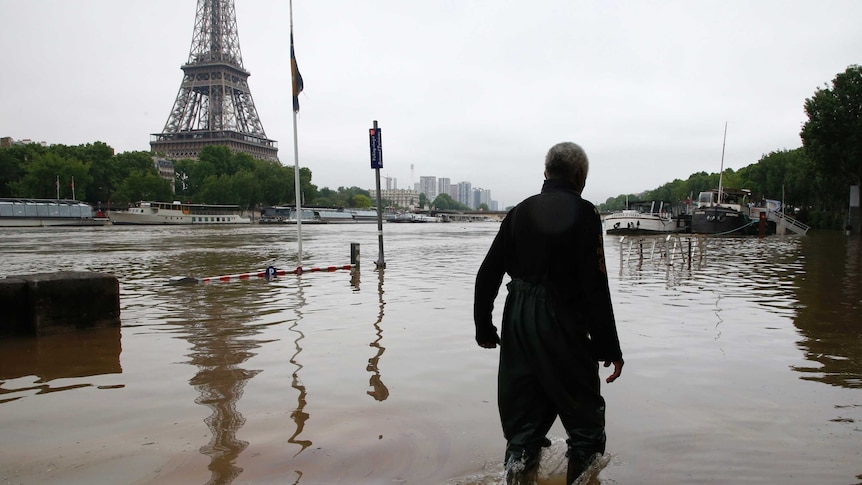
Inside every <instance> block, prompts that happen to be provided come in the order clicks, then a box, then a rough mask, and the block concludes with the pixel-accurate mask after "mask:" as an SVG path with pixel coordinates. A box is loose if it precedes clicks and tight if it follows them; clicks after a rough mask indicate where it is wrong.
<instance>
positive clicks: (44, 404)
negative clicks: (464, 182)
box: [0, 223, 862, 485]
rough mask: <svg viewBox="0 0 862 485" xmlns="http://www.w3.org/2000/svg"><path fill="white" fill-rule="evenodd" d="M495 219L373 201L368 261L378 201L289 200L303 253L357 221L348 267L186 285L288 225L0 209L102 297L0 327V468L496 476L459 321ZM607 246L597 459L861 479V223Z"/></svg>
mask: <svg viewBox="0 0 862 485" xmlns="http://www.w3.org/2000/svg"><path fill="white" fill-rule="evenodd" d="M497 227H498V224H495V223H472V224H469V223H466V224H465V223H451V224H388V225H385V226H384V243H385V259H386V263H387V266H386V269H385V270H382V271H376V270H375V268H374V264H373V261H374V260H375V259H377V228H376V225H374V224H368V225H366V224H359V225H319V226H303V228H302V230H303V252H304V255H303V256H304V257H303V266H304V267H306V268H308V267H310V266H328V265H342V264H347V263H349V254H350V243H354V242H355V243H360V245H361V252H362V256H363V261H364V262H363V263H362V264H361V266H360V269H359V271H354V272H351V271H335V272H328V273H323V272H315V273H305V274H303V275H301V276H294V275H291V276H287V277H284V278H279V279H277V280H274V281H266V280H265V279H251V280H244V281H231V282H226V283H213V284H209V285H184V286H172V285H168V284H167V282H168V279H169V278H170V277H172V276H184V275H193V276H198V277H207V276H219V275H230V274H236V273H243V272H247V271H252V270H254V271H257V270H262V269H264V268H266V267H268V266H274V267H276V268H279V269H293V268H295V267H296V265H297V244H296V228H295V227H289V226H265V225H261V226H259V225H252V226H246V227H232V228H221V227H219V228H212V227H211V228H200V227H177V228H165V227H129V226H125V227H123V226H116V227H113V226H106V227H96V228H69V229H57V228H53V229H50V228H47V229H0V277H2V276H7V275H14V274H26V273H35V272H42V271H59V270H90V271H101V272H107V273H111V274H114V275H116V276H117V277H118V278H119V280H120V287H121V311H122V322H123V324H122V328H120V329H109V330H98V331H87V332H78V333H74V334H66V335H60V336H53V337H46V338H41V339H23V338H15V339H5V340H0V430H2V439H0V483H4V484H6V483H9V484H18V483H21V484H37V483H38V484H93V483H115V484H163V483H183V484H188V483H201V484H231V483H236V484H245V483H252V484H303V485H318V484H320V485H323V484H337V483H345V484H346V483H350V484H393V483H396V484H397V483H404V484H448V485H467V484H495V483H499V481H500V477H501V465H500V460H501V459H502V455H503V450H504V441H503V437H502V433H501V431H500V426H499V422H498V416H497V410H496V401H495V400H496V395H495V393H496V388H495V385H496V382H495V376H496V358H497V354H496V352H494V351H487V350H482V349H479V348H478V347H477V346H476V344H475V342H474V340H473V324H472V291H473V280H474V276H475V272H476V270H477V268H478V266H479V264H480V262H481V259H482V257H483V256H484V253H485V251H486V250H487V248H488V246H489V244H490V242H491V240H492V238H493V236H494V233H495V231H496V229H497ZM605 247H606V253H607V262H608V271H609V274H610V278H611V290H612V293H613V300H614V304H615V310H616V315H617V321H618V326H619V330H620V335H621V340H622V344H623V351H624V353H625V358H626V367H625V370H624V374H623V376H622V377H621V378H620V379H619V380H618V381H617V382H615V383H613V384H611V385H606V386H605V387H604V393H605V397H606V399H607V402H608V452H609V453H610V454H612V458H611V461H610V464H609V465H608V466H607V468H606V469H605V470H604V471H602V473H601V475H600V478H601V482H602V483H603V484H715V485H718V484H728V483H733V484H767V483H768V484H775V483H781V484H806V485H808V484H812V483H818V484H826V483H829V484H857V483H862V456H860V454H861V453H862V446H860V443H862V323H860V322H862V318H860V315H862V278H860V277H862V269H860V267H862V263H860V258H862V245H860V240H859V239H858V238H847V237H845V236H844V235H843V234H840V233H821V234H818V233H812V234H809V235H808V236H805V237H798V236H786V237H777V236H772V237H768V238H765V239H757V238H743V239H740V238H733V239H710V240H708V241H707V244H706V246H705V249H704V251H703V252H702V253H700V252H699V251H697V250H696V249H697V248H695V251H694V252H693V255H694V256H695V257H694V258H693V259H692V260H691V261H690V264H689V261H685V260H683V259H682V254H684V253H685V252H683V253H676V252H675V253H674V254H675V258H674V260H673V262H672V264H671V265H670V266H668V265H667V264H666V262H665V261H666V260H662V259H660V258H659V257H658V254H657V253H658V252H659V250H660V249H662V248H663V247H664V243H662V242H659V243H657V244H655V245H653V241H652V240H648V241H646V242H645V243H644V244H643V248H644V249H643V253H641V254H643V259H641V258H640V257H639V256H638V253H637V252H636V251H637V249H638V248H640V247H641V245H640V244H634V245H633V244H630V243H629V241H622V242H621V241H620V240H619V238H615V237H606V239H605ZM686 255H687V253H686ZM621 256H622V257H621ZM504 295H505V289H503V290H501V293H500V298H499V299H498V305H497V307H498V308H497V310H496V314H495V319H496V321H497V322H499V318H500V310H501V308H502V302H503V297H504ZM0 318H2V316H0ZM602 372H603V374H604V373H606V372H607V370H606V369H603V370H602ZM551 437H552V438H553V446H552V447H551V448H550V449H549V450H548V452H547V454H546V456H545V458H544V462H543V476H542V481H541V483H542V484H545V485H551V484H555V485H559V484H562V482H563V479H562V477H563V475H564V473H565V465H564V461H565V459H564V456H563V454H564V448H565V443H564V442H563V440H564V435H563V430H562V428H561V427H560V426H559V423H558V424H557V425H555V426H554V428H553V429H552V436H551Z"/></svg>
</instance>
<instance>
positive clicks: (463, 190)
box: [455, 181, 475, 209]
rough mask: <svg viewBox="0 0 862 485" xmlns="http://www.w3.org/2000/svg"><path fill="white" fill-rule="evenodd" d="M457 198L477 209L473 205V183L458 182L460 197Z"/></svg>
mask: <svg viewBox="0 0 862 485" xmlns="http://www.w3.org/2000/svg"><path fill="white" fill-rule="evenodd" d="M455 200H457V201H458V202H460V203H461V204H464V205H466V206H467V207H469V208H471V209H475V207H474V206H473V185H472V184H471V183H470V182H466V181H465V182H458V197H456V198H455Z"/></svg>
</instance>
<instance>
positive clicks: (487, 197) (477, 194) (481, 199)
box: [471, 187, 491, 209]
mask: <svg viewBox="0 0 862 485" xmlns="http://www.w3.org/2000/svg"><path fill="white" fill-rule="evenodd" d="M482 204H485V205H486V206H488V209H490V208H491V191H490V190H485V189H482V188H478V187H477V188H475V189H473V205H472V206H471V207H473V208H474V209H478V208H479V207H480V206H481V205H482Z"/></svg>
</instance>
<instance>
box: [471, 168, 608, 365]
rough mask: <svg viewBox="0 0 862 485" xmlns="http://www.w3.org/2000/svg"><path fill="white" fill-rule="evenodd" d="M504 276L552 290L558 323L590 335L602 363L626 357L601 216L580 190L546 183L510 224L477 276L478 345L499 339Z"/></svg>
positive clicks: (519, 207)
mask: <svg viewBox="0 0 862 485" xmlns="http://www.w3.org/2000/svg"><path fill="white" fill-rule="evenodd" d="M504 273H508V274H509V276H511V277H512V278H513V279H514V278H518V279H521V280H524V281H528V282H531V283H536V284H540V285H542V286H544V287H545V288H547V290H548V291H549V292H550V294H551V295H553V297H554V301H555V304H556V313H557V315H558V316H559V318H560V319H561V320H562V321H564V322H570V324H571V325H573V326H580V327H581V328H582V329H583V330H584V331H585V332H587V333H588V334H589V337H590V340H591V349H592V354H593V358H594V359H595V360H597V361H614V360H618V359H620V358H621V357H622V351H621V350H620V343H619V338H618V336H617V329H616V323H615V321H614V312H613V307H612V306H611V296H610V290H609V289H608V276H607V270H606V269H605V258H604V247H603V242H602V223H601V218H600V217H599V213H598V211H596V208H595V206H593V204H591V203H590V202H588V201H586V200H584V199H582V198H581V196H580V195H579V194H578V193H577V192H576V191H575V190H574V186H572V185H571V184H569V183H568V182H565V181H562V180H546V181H545V183H544V185H543V186H542V192H541V193H540V194H538V195H534V196H532V197H529V198H527V199H526V200H524V201H523V202H521V203H520V204H518V205H517V206H516V207H515V208H514V209H512V210H511V211H510V212H509V214H508V215H507V216H506V218H505V219H504V220H503V222H502V224H501V226H500V231H499V232H498V233H497V236H496V237H495V238H494V242H493V243H492V244H491V248H490V249H489V250H488V254H487V255H486V256H485V260H484V261H483V262H482V266H481V267H480V268H479V273H478V274H477V276H476V289H475V295H474V306H473V319H474V322H475V324H476V340H477V341H479V342H482V341H490V340H494V339H495V338H496V328H495V327H494V325H493V324H492V322H491V314H492V312H493V309H494V300H495V299H496V297H497V293H498V291H499V289H500V285H501V283H502V281H503V275H504Z"/></svg>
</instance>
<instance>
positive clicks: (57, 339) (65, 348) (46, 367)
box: [0, 327, 123, 404]
mask: <svg viewBox="0 0 862 485" xmlns="http://www.w3.org/2000/svg"><path fill="white" fill-rule="evenodd" d="M121 351H122V345H121V343H120V327H113V328H95V329H88V330H79V331H76V332H70V333H66V334H60V335H47V336H44V337H16V338H5V339H0V404H2V403H4V402H9V401H14V400H17V399H21V398H23V397H25V394H24V393H27V392H28V391H36V394H46V393H50V392H57V391H65V390H69V389H78V388H81V387H90V386H92V384H89V383H78V384H72V385H68V386H52V385H51V381H54V380H57V379H70V378H80V377H90V376H97V375H103V374H121V373H122V372H123V370H122V368H121V367H120V352H121ZM29 376H35V377H36V379H35V380H33V381H32V383H30V381H29V380H28V385H26V386H25V387H16V388H6V386H7V383H6V382H4V381H10V380H13V379H19V378H23V377H29ZM110 387H111V388H116V387H123V386H122V385H120V386H110Z"/></svg>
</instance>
